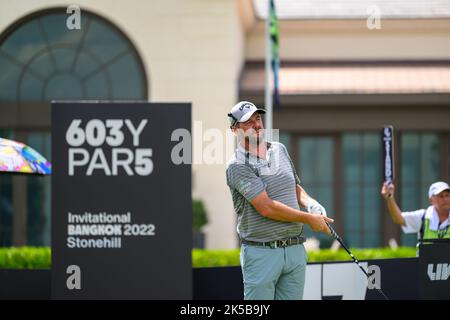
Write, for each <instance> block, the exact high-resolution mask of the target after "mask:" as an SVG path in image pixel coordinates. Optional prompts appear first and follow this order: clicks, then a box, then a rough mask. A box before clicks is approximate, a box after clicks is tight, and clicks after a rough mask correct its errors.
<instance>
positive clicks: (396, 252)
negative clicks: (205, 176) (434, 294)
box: [192, 247, 416, 267]
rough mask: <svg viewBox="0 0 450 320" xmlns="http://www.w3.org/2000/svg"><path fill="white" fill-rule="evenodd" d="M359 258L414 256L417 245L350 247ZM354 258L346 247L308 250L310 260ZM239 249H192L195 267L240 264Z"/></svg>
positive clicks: (324, 260)
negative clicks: (333, 249)
mask: <svg viewBox="0 0 450 320" xmlns="http://www.w3.org/2000/svg"><path fill="white" fill-rule="evenodd" d="M350 251H351V252H352V253H353V255H354V256H355V257H356V258H357V259H358V260H371V259H391V258H413V257H415V256H416V248H415V247H400V248H397V249H391V248H371V249H350ZM347 260H352V258H351V257H350V255H349V254H348V253H347V251H345V250H344V249H339V250H337V251H332V250H330V249H321V250H318V251H310V252H308V262H326V261H347ZM238 265H240V263H239V249H235V250H201V249H194V250H193V251H192V266H193V267H219V266H238Z"/></svg>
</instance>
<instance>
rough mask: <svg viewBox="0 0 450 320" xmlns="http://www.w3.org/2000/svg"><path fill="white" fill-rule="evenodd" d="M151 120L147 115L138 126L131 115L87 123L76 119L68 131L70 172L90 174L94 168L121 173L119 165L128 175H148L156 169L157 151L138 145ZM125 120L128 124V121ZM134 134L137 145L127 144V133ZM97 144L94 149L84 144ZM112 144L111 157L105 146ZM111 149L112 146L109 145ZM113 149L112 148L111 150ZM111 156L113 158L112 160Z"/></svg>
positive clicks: (115, 173)
mask: <svg viewBox="0 0 450 320" xmlns="http://www.w3.org/2000/svg"><path fill="white" fill-rule="evenodd" d="M147 122H148V120H147V119H143V120H141V121H140V123H139V125H137V126H135V125H134V124H133V122H132V121H131V120H130V119H125V120H124V119H107V120H100V119H92V120H89V121H88V122H87V123H86V125H85V126H83V125H82V120H81V119H74V120H72V122H71V124H70V126H69V127H68V128H67V131H66V141H67V143H68V144H69V145H70V146H71V148H69V149H68V171H69V176H73V175H75V171H76V169H79V170H82V171H81V172H80V171H77V174H80V173H81V174H86V175H87V176H90V175H92V174H93V172H94V170H100V171H103V173H104V174H105V175H107V176H117V175H119V168H121V169H122V170H123V172H125V173H126V174H127V175H129V176H133V175H134V174H137V175H140V176H147V175H150V174H151V173H152V172H153V160H152V159H151V157H152V156H153V152H152V149H151V148H138V147H139V146H140V136H141V133H142V131H143V130H144V128H145V126H146V125H147ZM124 124H125V125H124ZM126 134H131V138H132V141H133V148H124V147H122V144H123V143H124V141H125V137H126V136H125V135H126ZM86 144H87V145H88V146H90V147H94V149H93V151H91V152H90V150H91V148H90V149H87V148H83V147H82V146H83V145H86ZM105 145H107V146H109V147H112V148H111V149H110V150H111V151H110V152H111V154H110V157H108V158H107V157H106V155H105V150H107V149H105V150H104V149H103V148H102V146H105ZM108 150H109V149H108ZM108 152H109V151H108ZM108 159H109V160H108Z"/></svg>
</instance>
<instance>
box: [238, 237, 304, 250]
mask: <svg viewBox="0 0 450 320" xmlns="http://www.w3.org/2000/svg"><path fill="white" fill-rule="evenodd" d="M305 241H306V239H305V237H303V236H297V237H293V238H288V239H282V240H275V241H269V242H256V241H248V240H245V239H241V243H243V244H247V245H249V246H260V247H269V248H272V249H276V248H285V247H289V246H294V245H296V244H302V243H303V242H305Z"/></svg>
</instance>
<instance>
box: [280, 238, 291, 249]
mask: <svg viewBox="0 0 450 320" xmlns="http://www.w3.org/2000/svg"><path fill="white" fill-rule="evenodd" d="M288 240H289V239H286V240H280V241H281V245H280V246H281V247H283V248H284V247H287V246H288Z"/></svg>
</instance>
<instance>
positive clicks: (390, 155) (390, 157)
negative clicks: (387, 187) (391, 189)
mask: <svg viewBox="0 0 450 320" xmlns="http://www.w3.org/2000/svg"><path fill="white" fill-rule="evenodd" d="M381 136H382V139H381V141H382V144H383V173H384V176H383V178H384V182H389V183H393V182H394V127H393V126H384V128H383V132H382V134H381Z"/></svg>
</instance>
